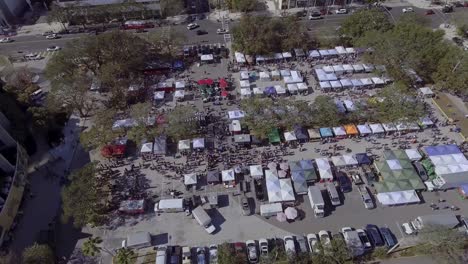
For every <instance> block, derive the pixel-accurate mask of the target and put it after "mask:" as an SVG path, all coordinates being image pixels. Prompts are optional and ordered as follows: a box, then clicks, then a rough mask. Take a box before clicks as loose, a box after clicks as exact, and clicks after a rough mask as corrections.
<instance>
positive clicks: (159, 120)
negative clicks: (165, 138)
mask: <svg viewBox="0 0 468 264" xmlns="http://www.w3.org/2000/svg"><path fill="white" fill-rule="evenodd" d="M164 123H166V117H165V116H164V115H158V117H157V118H156V124H158V125H161V124H164Z"/></svg>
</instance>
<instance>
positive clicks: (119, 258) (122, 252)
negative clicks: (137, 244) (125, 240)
mask: <svg viewBox="0 0 468 264" xmlns="http://www.w3.org/2000/svg"><path fill="white" fill-rule="evenodd" d="M135 257H136V256H135V252H133V250H131V249H129V248H121V249H119V250H118V251H117V255H115V262H116V263H117V264H130V263H131V262H132V259H133V258H135Z"/></svg>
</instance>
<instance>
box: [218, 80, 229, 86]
mask: <svg viewBox="0 0 468 264" xmlns="http://www.w3.org/2000/svg"><path fill="white" fill-rule="evenodd" d="M227 87H228V83H227V82H226V80H224V79H222V78H221V79H219V88H227Z"/></svg>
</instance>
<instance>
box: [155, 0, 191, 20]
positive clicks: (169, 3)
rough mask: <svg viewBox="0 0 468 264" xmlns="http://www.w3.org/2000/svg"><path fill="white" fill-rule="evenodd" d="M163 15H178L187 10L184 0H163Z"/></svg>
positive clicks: (161, 3)
mask: <svg viewBox="0 0 468 264" xmlns="http://www.w3.org/2000/svg"><path fill="white" fill-rule="evenodd" d="M160 5H161V15H162V17H168V16H176V15H180V14H182V13H184V12H185V8H184V1H183V0H161V2H160Z"/></svg>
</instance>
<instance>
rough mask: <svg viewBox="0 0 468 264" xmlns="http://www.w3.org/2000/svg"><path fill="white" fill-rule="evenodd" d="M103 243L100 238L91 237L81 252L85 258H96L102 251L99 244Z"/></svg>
mask: <svg viewBox="0 0 468 264" xmlns="http://www.w3.org/2000/svg"><path fill="white" fill-rule="evenodd" d="M101 243H102V239H101V238H100V237H90V238H88V239H87V240H86V241H85V242H84V243H83V247H82V248H81V251H83V254H84V255H85V256H91V257H94V256H96V255H97V254H99V252H100V251H101V247H100V246H99V244H101Z"/></svg>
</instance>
